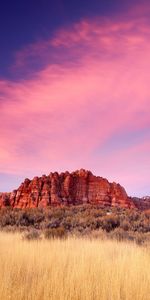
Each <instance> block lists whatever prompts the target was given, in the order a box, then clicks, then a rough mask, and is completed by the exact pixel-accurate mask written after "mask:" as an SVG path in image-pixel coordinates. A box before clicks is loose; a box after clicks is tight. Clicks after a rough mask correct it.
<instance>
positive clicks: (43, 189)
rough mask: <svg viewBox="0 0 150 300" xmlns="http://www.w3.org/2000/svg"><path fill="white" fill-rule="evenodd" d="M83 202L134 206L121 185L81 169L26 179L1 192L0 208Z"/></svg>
mask: <svg viewBox="0 0 150 300" xmlns="http://www.w3.org/2000/svg"><path fill="white" fill-rule="evenodd" d="M84 203H90V204H99V205H102V206H119V207H124V208H134V207H135V204H134V202H133V201H132V199H131V198H129V197H128V196H127V193H126V191H125V189H124V188H123V187H122V186H121V185H120V184H116V183H114V182H113V183H110V182H108V180H107V179H104V178H102V177H99V176H94V175H93V174H92V173H91V172H90V171H86V170H84V169H81V170H79V171H75V172H72V173H69V172H65V173H61V174H58V173H57V172H55V173H50V174H49V175H48V176H46V175H43V176H42V177H34V178H33V179H32V180H29V179H25V181H24V182H23V183H22V184H21V185H20V187H19V188H18V189H17V190H14V191H13V192H12V193H1V194H0V207H5V206H11V207H15V208H26V207H47V206H54V205H77V204H84Z"/></svg>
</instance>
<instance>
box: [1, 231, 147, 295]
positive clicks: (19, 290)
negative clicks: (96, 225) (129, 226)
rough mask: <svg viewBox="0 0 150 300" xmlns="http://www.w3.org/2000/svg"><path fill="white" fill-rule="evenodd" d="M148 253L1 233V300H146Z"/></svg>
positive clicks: (109, 243) (129, 246) (121, 245)
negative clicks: (25, 237) (23, 237)
mask: <svg viewBox="0 0 150 300" xmlns="http://www.w3.org/2000/svg"><path fill="white" fill-rule="evenodd" d="M149 270H150V248H148V246H147V247H143V246H138V245H136V244H134V243H131V242H117V241H114V240H107V239H104V240H100V239H88V238H73V237H70V238H67V239H63V240H60V239H50V240H46V239H44V238H43V239H41V240H35V241H28V240H24V239H22V236H21V234H19V233H4V232H0V299H3V300H8V299H11V300H46V299H50V300H91V299H92V300H120V299H122V300H148V299H149V295H150V271H149Z"/></svg>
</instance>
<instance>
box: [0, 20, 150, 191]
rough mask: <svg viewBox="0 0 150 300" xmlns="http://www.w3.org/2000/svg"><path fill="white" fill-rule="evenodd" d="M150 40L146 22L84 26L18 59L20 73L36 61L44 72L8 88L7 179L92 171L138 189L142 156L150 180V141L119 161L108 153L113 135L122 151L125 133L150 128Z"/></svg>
mask: <svg viewBox="0 0 150 300" xmlns="http://www.w3.org/2000/svg"><path fill="white" fill-rule="evenodd" d="M149 34H150V30H149V29H148V26H147V20H146V19H144V20H142V19H140V20H139V21H137V20H136V19H135V20H128V21H125V20H123V21H122V22H121V21H119V22H117V21H116V20H114V21H111V22H110V21H107V20H97V21H82V22H80V23H78V24H75V25H74V26H72V28H71V29H67V28H66V29H61V30H60V31H58V32H57V33H56V35H55V37H53V38H52V39H50V40H47V41H42V42H38V43H36V44H33V45H30V46H28V47H27V48H26V49H23V51H22V52H18V53H17V55H16V62H15V67H16V68H26V67H27V68H28V67H29V64H28V60H30V58H31V57H33V58H34V57H36V58H40V59H41V60H43V61H44V67H43V68H42V69H41V70H39V71H38V72H33V70H31V69H30V68H29V70H30V71H32V78H26V79H25V80H20V81H18V82H9V81H4V80H3V81H0V90H1V96H0V97H1V100H0V107H1V117H0V136H1V139H0V169H1V172H6V173H18V174H29V176H30V175H34V174H36V173H38V174H41V172H45V173H48V172H49V171H50V170H64V169H69V170H73V169H77V168H80V167H85V168H88V169H92V170H93V172H94V171H95V172H96V173H97V174H100V175H104V176H106V177H108V178H110V179H111V180H115V178H116V179H118V181H122V183H125V185H126V186H128V189H129V190H131V189H132V184H133V181H134V182H136V180H137V181H138V182H139V178H140V177H139V175H138V176H137V174H136V168H135V166H136V164H138V162H139V157H141V155H142V157H143V158H144V157H145V159H143V160H142V161H140V163H139V168H140V170H141V172H142V174H143V175H142V176H143V178H145V180H147V179H146V177H147V176H148V175H150V174H149V171H148V170H147V169H146V171H145V168H146V165H148V164H149V163H150V160H149V156H148V155H147V149H149V146H150V143H149V142H148V141H147V142H146V140H145V139H146V138H145V139H142V141H141V139H139V141H137V142H136V144H135V146H134V147H133V145H131V143H128V144H127V147H126V148H125V149H123V148H119V149H118V150H116V151H114V152H113V157H112V156H111V151H110V152H109V154H107V153H106V154H105V153H101V148H103V147H104V146H105V144H106V142H107V144H108V147H109V141H111V138H112V137H113V136H114V139H116V144H117V142H118V140H117V135H118V133H121V132H122V134H123V132H124V130H126V132H130V131H131V130H132V132H134V131H135V132H137V131H139V135H140V132H142V130H143V131H144V130H145V129H147V128H149V127H150V106H149V104H150V90H149V69H150V51H149V50H150V40H149ZM51 53H52V56H53V57H54V55H55V58H56V61H55V63H53V61H52V59H51ZM60 53H61V60H62V61H61V63H60V57H59V55H60ZM66 55H67V57H68V60H67V58H66ZM57 56H58V57H57ZM70 57H73V60H71V62H70V59H69V58H70ZM144 145H146V147H144ZM110 147H111V143H110ZM96 149H99V152H98V153H97V155H94V153H95V151H96ZM133 149H134V150H133ZM119 166H121V168H120V167H119ZM132 167H133V168H132ZM128 170H129V171H130V176H129V175H128ZM117 174H119V177H118V175H117ZM144 174H145V175H144ZM128 176H129V177H128Z"/></svg>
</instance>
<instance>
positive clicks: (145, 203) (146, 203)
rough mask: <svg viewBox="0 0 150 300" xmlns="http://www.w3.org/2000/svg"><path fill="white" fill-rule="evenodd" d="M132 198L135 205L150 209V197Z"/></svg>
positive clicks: (142, 208) (139, 207) (141, 208)
mask: <svg viewBox="0 0 150 300" xmlns="http://www.w3.org/2000/svg"><path fill="white" fill-rule="evenodd" d="M131 200H132V201H133V203H134V205H135V206H136V207H137V208H138V209H140V210H149V209H150V197H149V196H146V197H142V198H137V197H132V198H131Z"/></svg>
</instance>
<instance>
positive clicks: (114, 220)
mask: <svg viewBox="0 0 150 300" xmlns="http://www.w3.org/2000/svg"><path fill="white" fill-rule="evenodd" d="M99 222H100V223H99V224H100V226H101V228H102V229H104V230H106V231H107V232H109V231H111V230H114V229H115V228H116V227H118V226H119V225H120V220H119V217H118V216H115V215H106V216H105V217H102V218H101V219H100V220H99Z"/></svg>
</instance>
